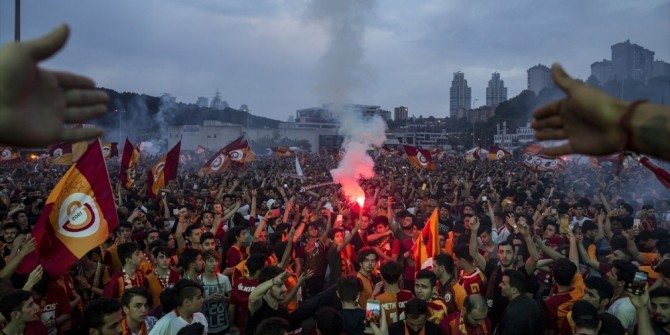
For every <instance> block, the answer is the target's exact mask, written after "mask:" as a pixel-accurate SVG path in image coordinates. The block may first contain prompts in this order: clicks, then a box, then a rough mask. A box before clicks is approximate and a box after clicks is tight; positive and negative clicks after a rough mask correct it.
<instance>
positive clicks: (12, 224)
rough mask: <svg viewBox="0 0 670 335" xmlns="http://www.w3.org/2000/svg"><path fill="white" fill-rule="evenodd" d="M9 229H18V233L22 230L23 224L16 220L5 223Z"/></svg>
mask: <svg viewBox="0 0 670 335" xmlns="http://www.w3.org/2000/svg"><path fill="white" fill-rule="evenodd" d="M7 229H16V233H17V234H18V233H20V232H21V226H19V224H18V223H16V222H10V223H7V224H6V225H5V230H7Z"/></svg>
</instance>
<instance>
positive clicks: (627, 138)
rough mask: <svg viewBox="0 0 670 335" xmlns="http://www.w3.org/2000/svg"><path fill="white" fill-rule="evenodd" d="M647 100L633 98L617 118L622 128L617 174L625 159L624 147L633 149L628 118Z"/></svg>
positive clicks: (631, 128) (631, 129) (631, 132)
mask: <svg viewBox="0 0 670 335" xmlns="http://www.w3.org/2000/svg"><path fill="white" fill-rule="evenodd" d="M646 102H647V100H635V101H633V102H631V103H630V104H628V107H626V111H625V112H624V114H623V115H622V116H621V118H620V119H619V126H620V127H621V129H622V130H623V133H624V137H623V139H622V141H621V145H620V147H619V148H620V150H619V162H618V164H617V169H616V175H617V176H618V175H619V173H621V166H622V164H623V161H624V160H625V159H626V149H630V150H631V151H632V150H633V127H632V125H631V124H630V120H631V118H632V117H633V112H635V110H636V109H637V107H638V106H640V105H641V104H643V103H646Z"/></svg>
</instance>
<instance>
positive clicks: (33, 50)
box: [25, 24, 70, 61]
mask: <svg viewBox="0 0 670 335" xmlns="http://www.w3.org/2000/svg"><path fill="white" fill-rule="evenodd" d="M69 35H70V28H69V27H68V26H67V25H66V24H61V25H60V26H58V27H57V28H56V29H54V30H52V31H51V32H50V33H48V34H46V35H44V36H42V37H38V38H36V39H33V40H29V41H26V42H25V46H26V47H27V48H28V52H29V53H30V55H31V56H32V57H33V59H34V60H35V61H41V60H43V59H46V58H49V57H51V56H53V54H55V53H56V52H57V51H58V50H60V49H61V48H62V47H63V45H65V41H67V38H68V36H69Z"/></svg>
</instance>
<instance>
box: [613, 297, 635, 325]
mask: <svg viewBox="0 0 670 335" xmlns="http://www.w3.org/2000/svg"><path fill="white" fill-rule="evenodd" d="M607 313H609V314H612V315H614V316H616V318H617V319H619V321H621V325H622V326H623V327H624V328H626V329H628V333H629V334H633V333H634V331H635V324H636V323H637V322H636V316H635V306H633V303H631V302H630V298H629V297H624V298H619V299H617V300H616V301H614V302H613V303H612V305H610V308H608V309H607Z"/></svg>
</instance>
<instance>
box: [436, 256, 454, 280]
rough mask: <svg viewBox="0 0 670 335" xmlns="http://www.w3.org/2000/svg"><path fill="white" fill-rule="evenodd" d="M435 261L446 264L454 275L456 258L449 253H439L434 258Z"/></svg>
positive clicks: (446, 267) (438, 263)
mask: <svg viewBox="0 0 670 335" xmlns="http://www.w3.org/2000/svg"><path fill="white" fill-rule="evenodd" d="M433 260H435V263H436V264H437V265H438V266H444V268H445V269H446V270H447V272H449V274H451V275H452V276H453V275H454V258H453V257H451V256H450V255H448V254H439V255H437V256H435V257H434V258H433Z"/></svg>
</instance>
